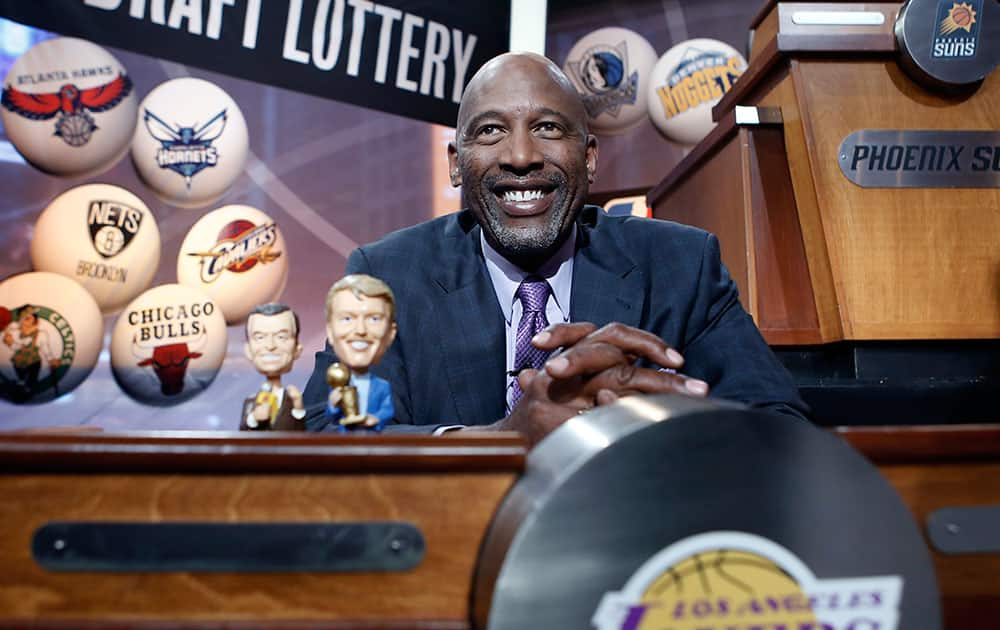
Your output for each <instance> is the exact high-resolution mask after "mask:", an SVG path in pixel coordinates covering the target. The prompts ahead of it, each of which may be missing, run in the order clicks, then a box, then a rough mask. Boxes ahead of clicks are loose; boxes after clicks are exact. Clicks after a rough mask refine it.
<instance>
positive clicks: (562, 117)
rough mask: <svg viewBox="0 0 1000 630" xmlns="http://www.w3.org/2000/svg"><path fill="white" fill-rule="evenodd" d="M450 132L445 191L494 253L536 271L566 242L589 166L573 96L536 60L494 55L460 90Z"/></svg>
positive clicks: (587, 142)
mask: <svg viewBox="0 0 1000 630" xmlns="http://www.w3.org/2000/svg"><path fill="white" fill-rule="evenodd" d="M456 131H457V133H456V136H455V142H454V143H452V144H451V145H449V147H448V160H449V166H450V170H451V182H452V185H454V186H459V185H461V187H462V201H463V203H464V204H465V207H466V208H468V209H469V210H471V211H472V212H473V213H474V214H475V216H476V219H477V220H478V221H479V224H480V225H481V226H482V228H483V235H484V237H485V238H486V241H487V242H488V243H489V244H490V246H492V247H493V249H495V250H496V251H497V252H499V253H500V254H501V255H502V256H504V257H505V258H507V260H509V261H511V262H512V263H514V264H515V265H517V266H519V267H521V269H524V270H526V271H533V270H535V269H537V268H538V267H539V266H540V265H541V264H543V263H544V262H545V261H546V260H548V259H549V258H550V257H551V256H552V254H553V253H554V252H555V251H556V250H557V249H558V248H559V246H560V245H562V244H563V243H564V242H565V241H566V239H567V237H568V236H569V235H570V234H572V232H573V224H574V221H575V220H576V216H577V215H578V214H579V212H580V209H581V208H582V207H583V204H584V200H585V199H586V197H587V191H588V186H589V183H590V182H591V181H592V178H593V174H594V169H595V168H596V167H597V139H596V138H594V137H593V136H592V135H590V134H589V133H588V129H587V111H586V109H585V108H584V106H583V101H582V100H581V98H580V95H579V94H578V93H577V92H576V90H575V89H574V88H573V84H572V83H570V80H569V79H568V78H567V77H566V75H565V74H563V72H562V70H560V69H559V67H558V66H556V65H555V64H554V63H552V62H551V61H550V60H548V59H546V58H545V57H542V56H541V55H536V54H532V53H507V54H504V55H500V56H499V57H495V58H493V59H491V60H490V61H488V62H487V63H486V65H484V66H483V67H482V68H480V69H479V71H478V72H476V74H475V76H473V77H472V80H471V81H469V85H468V87H467V88H466V90H465V95H464V96H463V97H462V103H461V106H460V107H459V112H458V126H457V130H456Z"/></svg>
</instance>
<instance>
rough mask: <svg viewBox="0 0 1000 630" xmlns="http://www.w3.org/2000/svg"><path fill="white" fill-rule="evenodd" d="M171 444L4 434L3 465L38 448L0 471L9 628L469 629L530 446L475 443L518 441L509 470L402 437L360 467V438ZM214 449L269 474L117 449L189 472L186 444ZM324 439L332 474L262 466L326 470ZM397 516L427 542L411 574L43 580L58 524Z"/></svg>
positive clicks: (0, 559) (444, 443)
mask: <svg viewBox="0 0 1000 630" xmlns="http://www.w3.org/2000/svg"><path fill="white" fill-rule="evenodd" d="M161 439H163V442H162V443H160V442H158V438H157V437H156V436H150V435H144V436H132V437H123V438H116V436H103V439H100V440H98V439H95V438H94V437H92V436H80V435H76V436H62V437H59V436H48V435H46V436H38V435H35V436H30V437H25V436H15V435H9V434H8V435H4V436H0V446H2V447H4V448H6V449H7V450H6V454H7V455H9V454H10V453H11V452H13V451H14V450H15V448H14V447H15V446H16V447H18V448H20V452H21V453H22V454H23V453H25V452H30V451H34V455H33V457H34V458H35V459H36V460H38V461H34V462H28V461H23V460H22V461H21V465H19V466H16V467H15V466H12V465H10V464H8V465H7V466H6V467H5V470H4V474H3V475H0V497H3V499H2V500H0V566H3V567H4V569H5V570H4V571H3V572H2V574H0V627H25V626H26V625H28V624H29V622H30V623H31V625H32V626H37V625H38V623H40V622H44V623H45V624H50V625H52V624H54V625H53V626H52V627H86V625H85V624H86V623H94V624H104V623H106V622H107V623H118V624H121V625H120V627H130V626H131V625H135V624H140V623H154V622H155V623H158V624H161V625H162V627H203V626H205V625H206V624H212V623H216V624H223V622H227V623H229V622H232V623H235V624H237V627H238V626H239V624H245V627H248V628H250V627H286V625H288V624H292V623H295V624H299V627H335V628H376V627H387V628H464V627H466V625H467V624H468V605H469V596H470V589H471V587H470V581H471V578H472V574H473V568H474V566H475V562H476V559H477V555H478V551H479V545H480V543H481V540H482V538H483V536H484V535H485V532H486V528H487V527H488V525H489V523H490V521H491V519H492V517H493V513H494V511H495V510H496V508H497V505H498V504H499V502H500V500H501V499H502V497H503V496H504V494H505V493H506V492H507V490H508V489H509V488H510V486H511V485H512V484H513V483H514V481H515V480H516V479H517V477H518V476H519V474H520V472H521V470H522V469H523V456H524V447H523V443H522V442H520V440H518V439H516V438H511V437H502V438H500V439H499V441H497V440H496V439H493V440H490V439H486V440H483V441H480V440H478V439H474V440H473V441H472V442H471V444H473V445H475V444H478V445H479V446H480V447H484V448H485V447H488V446H489V444H490V443H491V442H492V443H494V444H501V445H503V444H505V443H506V445H507V446H513V445H518V448H519V449H520V456H519V457H517V456H515V457H513V459H509V460H508V462H507V464H506V466H500V465H497V464H496V463H495V462H493V463H492V464H490V465H489V466H486V467H479V466H477V465H476V463H475V462H474V460H475V459H476V458H477V457H478V456H479V455H477V454H475V453H472V454H470V453H468V452H465V453H464V454H463V450H464V449H466V447H468V446H469V444H470V443H469V442H467V441H466V440H465V439H460V440H457V441H455V440H449V439H446V438H437V439H435V438H430V437H427V436H422V439H420V438H412V437H411V438H399V439H395V438H390V439H389V440H387V441H386V442H387V443H386V446H389V445H390V444H392V443H393V442H395V444H394V448H395V449H396V451H397V452H396V453H395V455H392V456H389V455H383V456H382V457H381V458H380V457H379V456H378V455H376V456H375V457H373V458H372V459H371V461H369V462H368V463H367V464H364V465H360V464H359V463H358V462H359V458H361V457H362V455H360V454H359V453H352V452H343V451H342V452H339V453H338V451H337V447H338V446H339V447H340V448H341V449H344V448H348V447H353V448H358V447H359V444H355V443H352V442H359V440H351V439H350V438H346V439H345V438H341V439H337V438H320V439H319V440H318V441H315V442H316V443H315V444H312V445H309V444H308V442H309V440H308V439H307V440H306V441H305V442H302V441H301V440H298V439H291V438H285V437H272V438H267V437H265V438H260V439H255V438H253V437H251V438H243V437H241V436H235V437H234V436H230V437H221V436H210V437H208V438H202V439H198V438H194V437H191V438H188V440H185V439H183V438H177V437H175V438H173V439H170V438H166V437H164V438H161ZM384 439H385V436H383V440H384ZM360 441H361V442H366V448H369V449H371V448H373V445H371V444H367V443H368V442H370V440H360ZM116 442H118V443H117V444H116ZM186 442H193V443H186ZM206 442H207V443H209V444H210V445H211V446H212V447H214V448H222V447H223V446H224V444H225V443H229V444H230V449H231V450H237V451H238V450H240V449H241V448H243V449H246V448H248V447H249V446H250V445H254V443H259V444H256V447H257V449H258V450H257V451H256V452H251V453H247V452H244V453H242V455H241V458H242V465H244V466H247V467H248V468H249V469H251V470H255V469H256V470H258V472H236V471H234V470H227V466H229V465H230V464H231V462H230V464H226V465H220V466H218V467H216V468H215V469H214V470H211V469H207V468H206V467H205V465H204V463H203V462H202V463H199V464H197V465H194V466H192V467H190V468H189V469H188V470H186V471H180V472H174V473H164V472H149V471H148V470H146V469H144V468H143V466H142V465H141V464H140V463H138V460H137V459H136V458H135V457H132V456H129V457H121V456H120V453H121V452H122V451H128V450H132V451H138V450H141V449H145V451H146V454H147V457H150V458H153V459H156V458H157V457H163V458H166V457H170V456H173V457H175V458H176V459H177V460H178V461H181V462H183V461H184V455H183V453H184V451H185V450H187V449H186V448H185V447H190V450H194V451H197V450H198V448H199V444H198V443H200V446H201V447H204V446H205V443H206ZM267 442H270V443H271V444H270V445H269V446H268V447H266V448H265V447H262V444H260V443H267ZM452 442H454V445H452ZM324 443H325V449H326V451H327V452H326V458H327V459H331V460H332V459H338V458H341V459H344V460H345V461H344V462H342V463H340V464H336V463H330V464H328V466H327V470H325V471H324V470H316V468H317V467H321V464H320V463H319V462H312V463H311V464H310V467H311V468H312V470H310V472H302V471H299V470H292V471H290V472H281V471H279V470H275V469H273V467H272V466H271V464H268V463H267V461H268V460H269V459H270V460H273V461H272V463H273V462H276V461H288V460H289V458H291V459H294V451H296V450H299V451H301V452H302V453H304V454H305V455H306V457H305V458H304V459H308V458H309V457H314V458H316V459H319V458H320V457H319V453H320V452H321V451H322V450H324ZM74 444H75V445H76V446H75V447H73V445H74ZM115 446H117V447H118V448H117V451H118V455H115V451H116V449H115V448H113V447H115ZM56 447H58V448H56ZM60 449H62V450H60ZM95 449H96V450H97V451H100V450H101V449H103V450H104V452H105V453H110V454H111V455H112V456H111V458H110V459H109V461H108V464H107V469H108V470H106V471H100V470H98V469H97V467H94V466H93V460H92V458H90V459H87V458H84V459H82V460H79V461H82V462H84V463H85V465H87V466H90V468H89V469H88V470H87V471H86V473H85V474H69V473H67V472H64V471H63V472H60V471H58V467H54V466H52V465H51V462H50V463H49V465H46V463H45V462H44V460H45V459H47V458H59V457H62V456H66V457H69V458H71V459H72V458H73V457H74V456H73V454H72V453H73V452H74V451H76V452H87V451H91V454H92V452H93V451H94V450H95ZM449 449H451V450H453V451H454V452H453V453H452V455H451V456H447V455H444V454H443V453H442V451H447V450H449ZM407 451H408V452H407ZM421 452H422V453H423V455H421ZM5 456H6V455H5ZM202 456H205V455H204V454H202ZM481 456H482V457H483V458H485V459H486V460H487V461H488V460H489V458H490V456H489V455H485V454H482V455H481ZM393 457H395V458H403V460H405V461H406V466H404V467H402V468H400V467H399V466H396V465H394V464H393V462H392V459H393ZM422 458H423V461H424V462H425V463H426V464H427V465H426V466H422V464H421V460H422ZM441 458H445V459H444V460H442V459H441ZM221 459H225V458H224V457H223V458H221ZM442 461H445V462H446V465H442ZM262 462H264V463H262ZM448 462H450V463H448ZM189 463H190V462H189ZM351 466H353V467H354V470H353V471H351V470H349V468H350V467H351ZM15 468H17V470H15ZM181 468H182V469H183V464H182V466H181ZM449 468H451V469H453V472H452V471H449V470H448V469H449ZM154 469H155V467H154ZM53 471H55V472H53ZM388 520H391V521H405V522H408V523H411V524H413V525H415V526H416V527H417V528H419V530H420V531H421V533H422V534H423V536H424V539H425V544H426V556H425V558H424V560H423V561H422V563H421V564H420V565H418V566H417V567H416V568H415V569H413V570H410V571H407V572H393V573H376V572H361V573H341V574H336V573H287V574H284V573H270V574H264V573H256V574H255V573H184V572H177V573H138V572H137V573H105V572H90V573H88V572H73V573H64V572H52V571H47V570H45V569H43V568H42V567H41V566H39V565H38V564H36V563H35V561H34V560H33V559H32V556H31V540H32V536H33V534H34V532H35V530H36V529H37V528H38V527H40V526H42V525H43V524H45V523H48V522H51V521H113V522H114V521H127V522H136V523H164V522H210V523H237V522H239V523H277V522H282V523H307V522H316V523H337V522H357V521H388ZM171 624H173V625H171ZM254 624H256V625H254ZM260 624H264V625H263V626H262V625H260ZM267 624H273V625H270V626H268V625H267ZM310 624H314V625H310ZM219 627H222V625H220V626H219ZM226 627H229V626H226Z"/></svg>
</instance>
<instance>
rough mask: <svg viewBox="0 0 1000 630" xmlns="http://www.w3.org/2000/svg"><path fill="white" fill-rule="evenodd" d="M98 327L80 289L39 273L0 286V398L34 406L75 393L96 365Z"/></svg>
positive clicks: (100, 328) (92, 305) (93, 309)
mask: <svg viewBox="0 0 1000 630" xmlns="http://www.w3.org/2000/svg"><path fill="white" fill-rule="evenodd" d="M103 340H104V321H103V320H102V319H101V311H100V309H99V308H97V303H96V302H95V301H94V298H92V297H91V296H90V293H88V292H87V290H86V289H84V288H83V287H82V286H80V285H79V284H78V283H77V282H75V281H73V280H70V279H69V278H67V277H65V276H61V275H59V274H55V273H48V272H44V271H36V272H31V273H23V274H19V275H16V276H11V277H10V278H7V279H6V280H4V281H3V282H2V283H0V396H2V397H3V398H4V399H6V400H8V401H10V402H14V403H40V402H46V401H49V400H52V399H54V398H57V397H59V396H62V395H63V394H66V393H67V392H70V391H72V390H73V389H75V388H76V387H77V386H78V385H79V384H80V383H82V382H83V381H84V380H85V379H86V378H87V376H88V375H89V374H90V371H91V370H93V369H94V365H96V364H97V357H98V355H99V354H100V352H101V343H102V342H103Z"/></svg>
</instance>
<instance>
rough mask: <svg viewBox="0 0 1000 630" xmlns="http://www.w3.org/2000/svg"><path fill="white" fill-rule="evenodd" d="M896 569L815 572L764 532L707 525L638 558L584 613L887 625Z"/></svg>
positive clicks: (676, 620)
mask: <svg viewBox="0 0 1000 630" xmlns="http://www.w3.org/2000/svg"><path fill="white" fill-rule="evenodd" d="M902 590H903V580H902V578H900V577H899V576H895V575H889V576H879V577H856V578H837V579H820V578H817V577H815V576H814V575H813V573H812V571H811V570H810V569H809V567H807V566H806V565H805V564H803V562H802V561H801V560H799V559H798V558H797V557H796V556H795V555H793V554H792V553H791V552H789V551H788V550H787V549H785V548H784V547H781V546H779V545H777V544H775V543H774V542H771V541H770V540H767V539H766V538H761V537H759V536H754V535H751V534H746V533H743V532H712V533H707V534H700V535H697V536H693V537H691V538H687V539H684V540H681V541H679V542H677V543H675V544H673V545H671V546H669V547H667V548H666V549H664V550H663V551H661V552H659V553H657V554H656V555H654V556H653V557H651V558H650V559H649V560H647V561H646V563H645V564H643V565H642V566H641V567H639V570H638V571H637V572H636V573H635V574H633V575H632V577H631V578H629V580H628V582H627V583H626V584H625V587H624V588H623V589H622V590H621V591H618V592H611V593H606V594H605V595H604V598H603V599H602V601H601V603H600V606H599V607H598V609H597V612H596V613H595V614H594V617H593V619H592V620H591V621H592V623H593V625H594V626H595V627H596V628H598V630H612V629H613V630H654V629H657V630H658V629H661V628H671V629H672V630H702V629H708V628H711V629H714V630H722V629H726V630H729V629H731V628H732V629H751V628H786V629H787V630H793V629H794V630H852V629H853V630H861V629H862V628H864V629H866V630H874V629H878V630H894V629H895V628H896V626H897V624H898V619H899V604H900V599H901V596H902Z"/></svg>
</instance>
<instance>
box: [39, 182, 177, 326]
mask: <svg viewBox="0 0 1000 630" xmlns="http://www.w3.org/2000/svg"><path fill="white" fill-rule="evenodd" d="M159 262H160V230H159V229H158V228H157V226H156V219H155V218H153V213H152V212H150V211H149V208H147V207H146V204H145V203H143V202H142V200H141V199H139V198H138V197H136V196H135V195H133V194H132V193H131V192H129V191H127V190H125V189H124V188H119V187H118V186H111V185H109V184H86V185H83V186H77V187H76V188H71V189H70V190H67V191H66V192H64V193H63V194H61V195H59V196H58V197H56V198H55V199H54V200H53V201H52V203H50V204H49V205H48V207H46V208H45V210H43V211H42V214H41V215H40V216H39V217H38V221H37V222H36V223H35V232H34V235H33V236H32V239H31V264H32V266H33V267H34V268H35V269H36V270H38V271H51V272H54V273H59V274H62V275H64V276H67V277H69V278H73V279H74V280H76V281H77V282H79V283H80V284H81V285H83V287H84V288H85V289H87V291H89V292H90V294H91V295H92V296H93V297H94V299H95V300H96V301H97V305H98V306H99V307H100V309H101V311H102V312H103V313H105V314H108V313H115V312H117V311H119V310H121V308H122V307H123V306H125V305H126V304H128V303H129V302H130V301H132V300H133V299H134V298H135V297H136V296H137V295H139V294H140V293H142V292H143V291H145V290H146V289H147V288H148V287H149V284H150V282H152V281H153V276H154V275H155V274H156V268H157V266H158V265H159Z"/></svg>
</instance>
